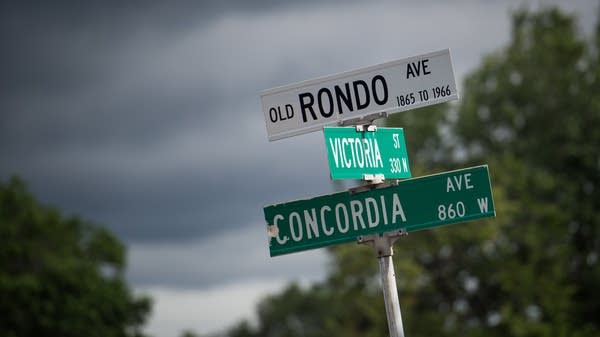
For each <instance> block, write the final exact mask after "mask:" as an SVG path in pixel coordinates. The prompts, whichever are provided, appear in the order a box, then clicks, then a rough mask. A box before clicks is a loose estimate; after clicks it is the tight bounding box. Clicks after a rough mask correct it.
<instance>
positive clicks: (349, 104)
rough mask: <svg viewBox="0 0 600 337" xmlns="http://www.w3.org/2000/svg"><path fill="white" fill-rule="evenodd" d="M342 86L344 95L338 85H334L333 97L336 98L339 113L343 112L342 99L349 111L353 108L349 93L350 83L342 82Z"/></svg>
mask: <svg viewBox="0 0 600 337" xmlns="http://www.w3.org/2000/svg"><path fill="white" fill-rule="evenodd" d="M344 86H345V88H346V93H345V95H344V93H343V92H342V89H340V87H339V86H337V85H336V86H335V99H336V100H337V106H338V112H339V113H340V115H341V114H343V113H344V111H342V101H344V104H346V107H347V108H348V110H349V111H352V110H354V108H353V107H352V94H350V83H344Z"/></svg>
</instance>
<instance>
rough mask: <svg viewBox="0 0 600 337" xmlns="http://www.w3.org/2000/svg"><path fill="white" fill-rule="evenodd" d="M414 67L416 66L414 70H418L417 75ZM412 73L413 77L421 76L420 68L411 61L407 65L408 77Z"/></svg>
mask: <svg viewBox="0 0 600 337" xmlns="http://www.w3.org/2000/svg"><path fill="white" fill-rule="evenodd" d="M411 64H412V66H411ZM413 67H414V70H415V71H416V72H417V74H416V75H415V73H414V72H413ZM410 75H412V77H417V76H419V69H418V68H417V66H415V64H414V63H412V62H409V63H408V64H407V65H406V78H409V77H410Z"/></svg>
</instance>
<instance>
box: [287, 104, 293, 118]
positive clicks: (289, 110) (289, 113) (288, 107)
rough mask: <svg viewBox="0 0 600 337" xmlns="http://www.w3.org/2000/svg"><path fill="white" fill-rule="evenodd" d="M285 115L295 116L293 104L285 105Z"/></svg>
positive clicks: (288, 116)
mask: <svg viewBox="0 0 600 337" xmlns="http://www.w3.org/2000/svg"><path fill="white" fill-rule="evenodd" d="M285 116H286V117H287V119H290V118H292V117H294V107H293V106H292V105H291V104H286V105H285Z"/></svg>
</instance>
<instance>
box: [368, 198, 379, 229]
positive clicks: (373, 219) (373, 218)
mask: <svg viewBox="0 0 600 337" xmlns="http://www.w3.org/2000/svg"><path fill="white" fill-rule="evenodd" d="M369 206H371V207H369ZM365 208H366V209H367V222H368V223H369V228H373V227H377V225H379V207H377V201H376V200H375V199H373V198H371V197H369V198H366V199H365ZM371 208H372V209H373V212H371Z"/></svg>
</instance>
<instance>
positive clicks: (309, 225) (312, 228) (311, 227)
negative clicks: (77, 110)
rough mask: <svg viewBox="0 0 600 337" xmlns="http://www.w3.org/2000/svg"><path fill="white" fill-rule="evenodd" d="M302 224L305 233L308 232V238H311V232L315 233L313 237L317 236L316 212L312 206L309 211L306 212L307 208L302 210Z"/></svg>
mask: <svg viewBox="0 0 600 337" xmlns="http://www.w3.org/2000/svg"><path fill="white" fill-rule="evenodd" d="M311 214H312V217H311ZM304 225H305V226H306V234H308V238H309V239H312V234H315V237H317V238H318V237H319V227H318V226H319V224H318V223H317V212H316V210H315V209H314V208H313V209H312V210H311V213H308V211H307V210H304ZM311 232H312V233H311Z"/></svg>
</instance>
